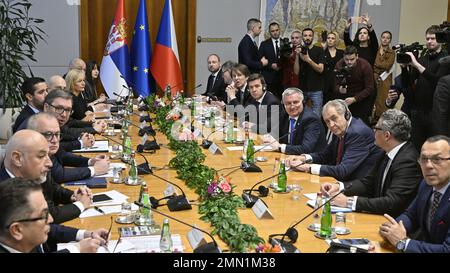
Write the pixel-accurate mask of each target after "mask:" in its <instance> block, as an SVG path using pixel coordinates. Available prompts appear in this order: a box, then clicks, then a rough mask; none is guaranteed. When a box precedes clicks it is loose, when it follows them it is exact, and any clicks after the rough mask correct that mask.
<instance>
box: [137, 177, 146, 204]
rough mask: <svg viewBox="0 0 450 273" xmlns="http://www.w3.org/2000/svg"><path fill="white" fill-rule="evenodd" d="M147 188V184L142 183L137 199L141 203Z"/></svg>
mask: <svg viewBox="0 0 450 273" xmlns="http://www.w3.org/2000/svg"><path fill="white" fill-rule="evenodd" d="M145 188H147V183H146V182H145V181H142V183H141V188H140V190H139V197H138V199H137V200H138V201H139V202H141V200H142V194H143V193H144V189H145Z"/></svg>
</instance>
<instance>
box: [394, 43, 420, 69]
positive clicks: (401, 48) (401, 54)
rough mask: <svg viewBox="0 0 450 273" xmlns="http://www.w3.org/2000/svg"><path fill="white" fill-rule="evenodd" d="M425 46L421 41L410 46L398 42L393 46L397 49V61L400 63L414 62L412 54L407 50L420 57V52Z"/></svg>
mask: <svg viewBox="0 0 450 273" xmlns="http://www.w3.org/2000/svg"><path fill="white" fill-rule="evenodd" d="M423 48H424V46H423V45H421V44H419V42H415V43H412V44H411V45H408V46H407V45H405V44H398V45H396V46H393V47H392V49H393V50H395V51H397V63H399V64H409V63H411V62H412V59H411V56H409V55H408V54H406V52H411V53H413V54H414V56H416V58H418V57H419V53H420V51H421V50H423Z"/></svg>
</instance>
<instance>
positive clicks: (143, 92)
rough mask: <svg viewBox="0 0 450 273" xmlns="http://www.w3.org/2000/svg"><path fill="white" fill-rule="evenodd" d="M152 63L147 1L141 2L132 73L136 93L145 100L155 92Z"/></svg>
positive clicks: (132, 57) (134, 41)
mask: <svg viewBox="0 0 450 273" xmlns="http://www.w3.org/2000/svg"><path fill="white" fill-rule="evenodd" d="M151 62H152V44H151V43H150V28H149V26H148V21H147V5H146V4H145V0H141V2H140V4H139V10H138V14H137V16H136V24H135V25H134V36H133V42H132V44H131V68H132V71H131V73H132V79H133V86H134V89H135V90H134V91H135V92H136V93H137V95H138V96H142V97H143V98H146V97H148V96H149V95H150V94H151V93H152V91H153V90H155V83H154V80H153V77H152V74H151V73H150V63H151Z"/></svg>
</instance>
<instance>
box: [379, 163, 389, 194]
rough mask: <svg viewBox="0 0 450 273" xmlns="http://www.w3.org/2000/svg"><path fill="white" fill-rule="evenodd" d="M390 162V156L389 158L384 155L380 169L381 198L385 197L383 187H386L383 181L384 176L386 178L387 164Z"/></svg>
mask: <svg viewBox="0 0 450 273" xmlns="http://www.w3.org/2000/svg"><path fill="white" fill-rule="evenodd" d="M388 162H389V156H387V154H384V157H383V161H382V162H381V165H380V168H379V169H378V170H379V172H380V174H379V178H380V185H379V187H380V196H382V195H383V186H384V181H383V176H384V171H385V170H386V167H387V164H388Z"/></svg>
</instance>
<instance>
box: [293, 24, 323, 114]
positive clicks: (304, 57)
mask: <svg viewBox="0 0 450 273" xmlns="http://www.w3.org/2000/svg"><path fill="white" fill-rule="evenodd" d="M302 36H303V45H302V46H301V47H299V48H297V49H296V50H297V54H299V57H300V58H299V61H298V62H296V63H295V65H294V72H295V73H296V74H299V81H300V89H301V90H302V91H303V92H304V96H305V101H306V100H308V99H310V100H311V102H312V104H313V106H312V109H313V112H314V113H316V114H317V115H318V116H319V117H320V116H321V114H322V105H323V79H322V73H323V71H324V59H323V58H324V57H323V49H322V48H321V47H318V46H315V45H314V44H313V42H314V30H312V29H311V28H305V29H304V30H303V32H302Z"/></svg>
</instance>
